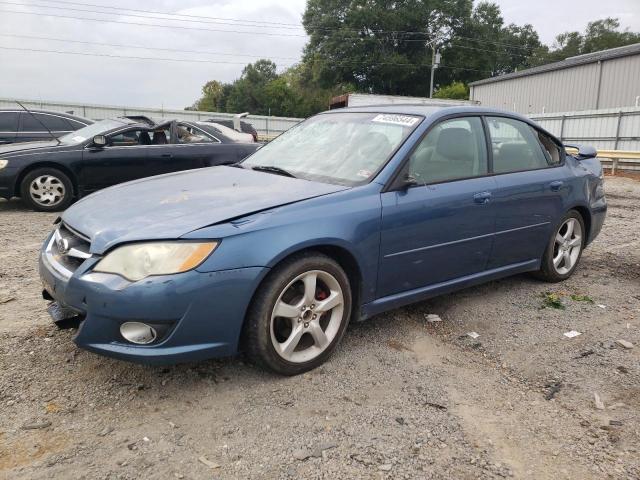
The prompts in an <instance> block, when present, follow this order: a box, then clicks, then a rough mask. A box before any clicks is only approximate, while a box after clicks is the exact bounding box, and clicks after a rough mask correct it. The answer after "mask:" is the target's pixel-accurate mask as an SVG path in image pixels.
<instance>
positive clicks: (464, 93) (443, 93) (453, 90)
mask: <svg viewBox="0 0 640 480" xmlns="http://www.w3.org/2000/svg"><path fill="white" fill-rule="evenodd" d="M433 96H434V97H435V98H446V99H452V100H469V87H467V86H466V85H465V84H464V83H462V82H453V83H452V84H450V85H447V86H445V87H441V88H439V89H438V90H437V91H436V93H434V94H433Z"/></svg>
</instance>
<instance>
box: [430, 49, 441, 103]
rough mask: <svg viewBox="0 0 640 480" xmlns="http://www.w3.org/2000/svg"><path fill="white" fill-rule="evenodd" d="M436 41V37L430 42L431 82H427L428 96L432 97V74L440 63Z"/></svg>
mask: <svg viewBox="0 0 640 480" xmlns="http://www.w3.org/2000/svg"><path fill="white" fill-rule="evenodd" d="M437 41H438V38H437V37H436V39H435V40H433V42H431V83H430V84H429V98H433V80H434V75H435V73H436V68H438V66H439V65H440V50H438V49H437V47H436V42H437Z"/></svg>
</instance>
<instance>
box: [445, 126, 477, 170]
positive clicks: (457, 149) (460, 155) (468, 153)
mask: <svg viewBox="0 0 640 480" xmlns="http://www.w3.org/2000/svg"><path fill="white" fill-rule="evenodd" d="M474 148H475V147H474V143H473V137H472V136H471V132H470V131H469V130H467V129H464V128H445V129H444V130H442V131H441V132H440V135H439V136H438V143H437V145H436V152H437V153H438V154H439V155H442V156H443V157H447V158H448V159H450V160H461V161H465V162H469V161H473V158H474V156H473V149H474Z"/></svg>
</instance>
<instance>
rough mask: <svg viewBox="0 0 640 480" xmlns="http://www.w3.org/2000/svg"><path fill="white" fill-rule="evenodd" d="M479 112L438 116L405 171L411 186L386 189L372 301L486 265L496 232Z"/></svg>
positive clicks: (449, 279)
mask: <svg viewBox="0 0 640 480" xmlns="http://www.w3.org/2000/svg"><path fill="white" fill-rule="evenodd" d="M488 172H489V168H488V152H487V143H486V140H485V135H484V129H483V127H482V121H481V120H480V117H474V116H472V117H461V118H453V119H450V120H444V121H443V122H441V123H440V124H438V125H436V126H435V127H434V128H432V129H431V130H430V131H429V132H428V133H427V134H426V135H425V136H424V137H423V139H422V140H421V141H420V142H419V144H418V146H417V147H416V148H415V150H414V151H413V152H412V154H411V156H410V157H409V159H408V161H407V162H406V164H405V166H404V167H403V170H402V171H401V172H400V173H401V175H402V176H403V177H406V175H407V174H408V175H410V177H411V178H413V179H415V181H416V184H415V185H414V186H412V187H409V188H397V189H392V191H388V192H384V193H382V195H381V201H382V231H381V238H380V242H381V243H380V269H379V274H378V291H377V296H378V298H381V297H386V296H389V295H394V294H397V293H401V292H407V291H411V290H416V289H420V288H424V287H430V286H437V285H438V284H446V283H447V282H452V281H455V280H459V279H462V278H463V277H467V276H469V275H474V274H477V273H480V272H482V271H483V270H485V268H486V265H487V262H488V258H489V254H490V252H491V246H492V244H493V233H494V230H495V217H496V213H495V209H494V206H493V202H492V192H493V190H495V187H496V183H495V179H494V178H493V177H491V176H488Z"/></svg>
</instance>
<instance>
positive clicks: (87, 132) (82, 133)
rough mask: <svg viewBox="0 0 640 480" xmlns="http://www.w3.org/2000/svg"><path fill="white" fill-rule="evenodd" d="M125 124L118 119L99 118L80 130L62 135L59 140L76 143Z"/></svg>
mask: <svg viewBox="0 0 640 480" xmlns="http://www.w3.org/2000/svg"><path fill="white" fill-rule="evenodd" d="M125 125H127V124H126V123H125V122H122V121H120V120H115V119H110V120H100V121H99V122H96V123H94V124H91V125H87V126H86V127H84V128H81V129H80V130H76V131H75V132H71V133H67V134H66V135H63V136H62V137H60V142H62V143H64V144H66V145H77V144H79V143H82V142H84V141H86V140H89V139H90V138H93V137H95V136H96V135H102V134H103V133H105V132H108V131H110V130H113V129H114V128H118V127H123V126H125Z"/></svg>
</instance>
